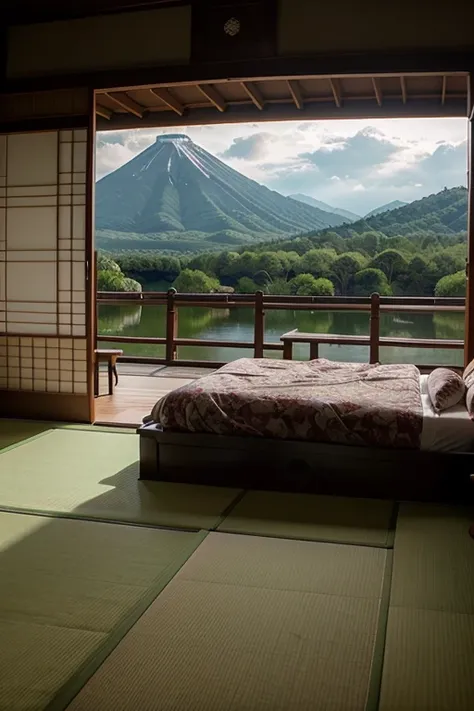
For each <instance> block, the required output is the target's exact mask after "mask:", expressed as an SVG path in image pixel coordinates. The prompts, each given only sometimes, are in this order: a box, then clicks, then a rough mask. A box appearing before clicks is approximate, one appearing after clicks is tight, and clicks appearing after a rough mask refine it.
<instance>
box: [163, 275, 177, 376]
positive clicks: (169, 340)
mask: <svg viewBox="0 0 474 711" xmlns="http://www.w3.org/2000/svg"><path fill="white" fill-rule="evenodd" d="M175 294H176V289H169V291H168V299H167V302H166V355H165V358H166V362H167V364H170V363H172V362H173V361H174V360H176V343H175V340H176V337H177V335H178V334H177V329H176V326H177V325H178V321H177V318H176V304H175V301H174V297H175Z"/></svg>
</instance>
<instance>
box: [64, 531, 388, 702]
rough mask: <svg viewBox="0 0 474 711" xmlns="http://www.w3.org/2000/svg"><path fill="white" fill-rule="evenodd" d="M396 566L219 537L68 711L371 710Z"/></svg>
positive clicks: (340, 551)
mask: <svg viewBox="0 0 474 711" xmlns="http://www.w3.org/2000/svg"><path fill="white" fill-rule="evenodd" d="M386 556H387V551H385V550H383V549H381V548H369V547H356V546H347V547H346V546H338V545H334V544H322V543H312V542H306V541H283V540H277V539H272V538H259V537H256V536H239V535H232V534H222V533H211V534H209V536H208V537H207V538H206V540H205V541H204V542H203V543H202V544H201V546H200V547H199V549H198V550H197V551H196V552H195V553H194V554H193V556H192V557H191V558H190V559H189V560H188V562H187V563H186V564H185V566H183V568H182V569H181V571H180V572H179V573H178V574H177V576H176V577H175V578H174V579H173V581H172V582H171V583H170V584H169V585H168V587H167V588H166V589H165V590H164V591H163V592H162V593H161V595H160V596H159V598H157V600H156V601H155V602H154V603H153V605H151V606H150V608H149V609H148V610H147V612H146V613H145V615H144V616H143V617H142V618H141V619H140V620H139V622H138V623H137V624H136V625H135V626H134V627H133V628H132V629H131V630H130V632H129V633H128V634H127V636H126V637H125V638H124V639H123V640H122V642H121V643H120V644H119V645H118V646H117V647H116V649H115V650H114V652H113V653H112V654H111V655H110V657H109V658H108V659H107V660H106V661H105V662H104V664H103V665H102V667H101V668H100V669H99V670H98V671H97V672H96V674H95V675H94V676H93V677H92V678H91V679H90V681H89V682H88V683H87V684H86V685H85V687H84V688H83V689H82V691H81V692H79V694H78V696H77V697H76V699H75V700H74V701H73V702H72V704H71V705H70V706H69V711H96V709H101V711H112V710H113V711H116V710H117V709H120V711H129V710H130V711H135V710H136V709H141V710H142V711H152V710H153V711H155V710H156V711H157V710H158V709H159V710H160V711H171V710H173V711H222V710H223V709H225V710H226V711H260V710H263V709H265V710H266V711H270V710H271V711H293V710H295V711H296V710H297V711H306V710H307V711H309V710H310V709H311V711H314V709H318V711H330V710H331V711H349V710H350V711H359V710H360V711H364V709H365V702H366V697H367V693H368V686H369V676H370V669H371V660H372V656H373V649H374V641H375V634H376V627H377V620H378V615H379V606H380V595H381V591H382V581H383V576H384V570H385V563H386Z"/></svg>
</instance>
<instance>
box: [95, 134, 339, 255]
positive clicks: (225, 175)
mask: <svg viewBox="0 0 474 711" xmlns="http://www.w3.org/2000/svg"><path fill="white" fill-rule="evenodd" d="M344 221H345V220H344V217H341V215H337V214H334V213H331V212H326V211H324V210H321V209H319V208H317V207H313V206H310V205H306V204H303V203H298V202H296V201H295V200H292V199H291V198H286V197H284V196H283V195H280V193H277V192H274V191H272V190H269V189H268V188H266V187H264V186H263V185H260V184H259V183H256V182H255V181H253V180H250V179H249V178H246V177H245V176H244V175H242V174H241V173H239V172H237V171H236V170H233V169H232V168H230V167H229V166H227V165H226V164H225V163H223V162H222V161H220V160H219V159H218V158H216V157H215V156H213V155H211V154H210V153H208V152H207V151H205V150H204V149H203V148H201V147H200V146H198V145H196V144H195V143H194V142H193V141H192V140H191V139H190V138H188V136H186V135H184V134H167V135H163V136H158V138H157V139H156V142H155V143H154V144H153V145H152V146H150V147H149V148H147V149H146V150H145V151H143V152H142V153H140V154H139V155H138V156H136V158H134V159H133V160H131V161H130V162H129V163H126V164H125V165H124V166H122V167H121V168H119V169H118V170H116V171H115V172H113V173H111V174H110V175H107V176H106V177H105V178H102V180H99V181H98V183H97V186H96V228H97V229H98V230H106V231H108V235H109V237H110V235H111V232H118V233H120V234H121V235H122V236H123V235H124V234H126V233H133V234H134V235H135V236H137V235H149V236H151V235H154V236H156V237H157V238H159V236H161V235H163V233H165V234H166V233H172V234H173V235H174V236H175V237H176V235H177V233H183V238H185V237H186V235H185V233H191V232H194V233H195V232H199V233H204V234H206V235H214V238H210V239H211V240H212V239H215V241H216V242H219V240H220V241H222V242H223V243H224V242H225V241H226V237H230V238H232V237H234V240H235V242H238V241H239V240H241V241H242V242H249V241H253V240H254V239H261V238H263V237H266V238H270V237H272V236H280V237H281V236H285V235H288V236H290V235H294V234H298V233H301V232H305V231H308V230H314V229H322V228H325V227H334V226H336V225H340V224H341V223H342V222H344ZM206 239H207V238H206Z"/></svg>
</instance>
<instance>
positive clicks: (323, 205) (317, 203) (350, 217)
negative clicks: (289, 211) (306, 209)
mask: <svg viewBox="0 0 474 711" xmlns="http://www.w3.org/2000/svg"><path fill="white" fill-rule="evenodd" d="M288 197H290V198H292V200H298V202H304V203H306V205H311V206H312V207H317V208H319V209H320V210H325V211H326V212H333V213H335V214H336V215H340V216H341V217H344V218H345V221H346V222H354V221H355V220H360V219H361V216H360V215H356V213H355V212H349V210H341V208H340V207H333V206H332V205H328V203H327V202H322V200H316V198H312V197H310V196H309V195H303V194H302V193H295V194H294V195H288Z"/></svg>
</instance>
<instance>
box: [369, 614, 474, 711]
mask: <svg viewBox="0 0 474 711" xmlns="http://www.w3.org/2000/svg"><path fill="white" fill-rule="evenodd" d="M473 663H474V616H473V615H461V614H456V613H451V612H436V611H434V610H418V609H410V608H403V607H393V608H390V613H389V618H388V627H387V645H386V650H385V657H384V671H383V677H382V689H381V696H380V704H379V711H472V709H473V708H474V673H473Z"/></svg>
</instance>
